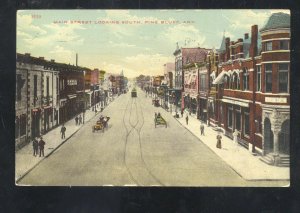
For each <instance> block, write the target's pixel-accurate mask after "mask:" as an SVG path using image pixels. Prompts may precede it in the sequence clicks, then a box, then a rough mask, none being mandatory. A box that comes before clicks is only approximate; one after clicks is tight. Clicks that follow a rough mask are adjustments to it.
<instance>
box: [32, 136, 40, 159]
mask: <svg viewBox="0 0 300 213" xmlns="http://www.w3.org/2000/svg"><path fill="white" fill-rule="evenodd" d="M32 147H33V156H34V157H35V156H37V155H38V154H39V142H38V138H37V137H35V138H34V139H33V141H32Z"/></svg>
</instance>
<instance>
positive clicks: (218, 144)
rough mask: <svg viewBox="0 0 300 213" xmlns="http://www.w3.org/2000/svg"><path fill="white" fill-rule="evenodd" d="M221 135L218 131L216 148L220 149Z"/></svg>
mask: <svg viewBox="0 0 300 213" xmlns="http://www.w3.org/2000/svg"><path fill="white" fill-rule="evenodd" d="M221 140H222V136H221V133H220V132H218V135H217V146H216V147H217V148H218V149H222V141H221Z"/></svg>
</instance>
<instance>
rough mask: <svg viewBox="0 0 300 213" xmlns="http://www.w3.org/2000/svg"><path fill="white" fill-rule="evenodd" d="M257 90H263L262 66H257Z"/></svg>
mask: <svg viewBox="0 0 300 213" xmlns="http://www.w3.org/2000/svg"><path fill="white" fill-rule="evenodd" d="M256 91H261V66H256Z"/></svg>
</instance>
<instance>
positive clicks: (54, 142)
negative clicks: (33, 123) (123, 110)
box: [15, 97, 116, 182]
mask: <svg viewBox="0 0 300 213" xmlns="http://www.w3.org/2000/svg"><path fill="white" fill-rule="evenodd" d="M115 99H116V97H114V99H113V100H115ZM109 103H110V102H108V104H107V106H108V105H109ZM99 113H100V111H98V112H97V114H95V112H94V111H92V108H90V109H87V110H86V112H85V121H84V122H85V123H87V122H89V121H90V120H91V119H92V118H94V117H95V116H96V115H98V114H99ZM82 126H83V125H76V124H75V120H74V119H71V120H70V121H68V122H66V123H65V127H66V129H67V130H66V133H65V134H66V138H65V139H61V134H60V128H61V125H60V126H58V127H56V128H54V129H52V130H50V131H49V132H47V133H46V134H45V135H42V137H43V140H44V141H45V142H46V145H45V150H44V151H45V157H39V156H36V157H34V156H33V148H32V142H31V143H29V144H27V145H26V146H24V147H23V148H22V149H20V150H18V151H17V152H16V154H15V160H16V162H15V181H16V182H18V181H19V180H20V179H21V178H23V177H24V176H25V175H26V174H27V173H28V172H30V171H31V170H32V169H33V168H34V167H35V166H37V165H38V164H39V163H40V162H41V161H42V160H43V159H45V158H46V157H48V156H49V155H51V154H52V153H53V152H54V151H55V150H56V149H57V148H59V147H60V146H61V145H62V144H63V143H65V142H66V141H67V140H68V139H69V138H71V137H72V136H73V135H74V134H75V133H76V132H77V131H78V130H79V129H80V128H81V127H82Z"/></svg>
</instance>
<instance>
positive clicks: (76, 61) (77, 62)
mask: <svg viewBox="0 0 300 213" xmlns="http://www.w3.org/2000/svg"><path fill="white" fill-rule="evenodd" d="M77 66H78V54H77V53H76V67H77Z"/></svg>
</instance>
